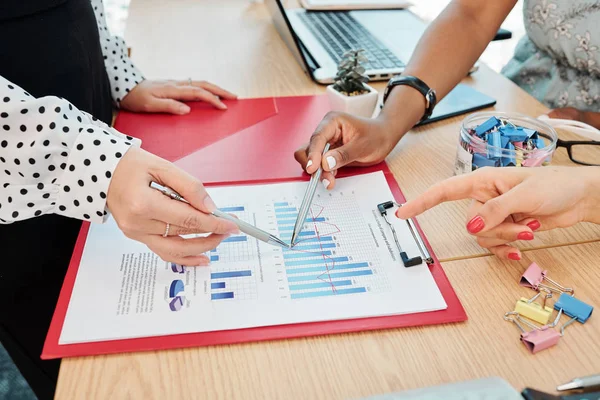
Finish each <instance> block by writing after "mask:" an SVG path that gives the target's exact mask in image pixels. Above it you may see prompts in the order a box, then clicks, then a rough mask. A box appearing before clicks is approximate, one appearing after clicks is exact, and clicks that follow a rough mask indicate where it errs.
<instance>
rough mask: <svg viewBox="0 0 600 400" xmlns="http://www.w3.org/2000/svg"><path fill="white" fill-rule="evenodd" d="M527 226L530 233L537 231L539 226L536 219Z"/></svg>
mask: <svg viewBox="0 0 600 400" xmlns="http://www.w3.org/2000/svg"><path fill="white" fill-rule="evenodd" d="M527 226H528V227H529V229H531V230H532V231H537V230H538V229H540V226H541V224H540V221H538V220H537V219H534V220H533V221H531V222H530V223H528V224H527Z"/></svg>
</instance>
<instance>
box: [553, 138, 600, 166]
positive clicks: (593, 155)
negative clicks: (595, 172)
mask: <svg viewBox="0 0 600 400" xmlns="http://www.w3.org/2000/svg"><path fill="white" fill-rule="evenodd" d="M556 147H557V148H558V147H564V148H565V149H567V154H569V158H570V159H571V161H573V162H574V163H577V164H581V165H595V166H600V142H597V141H595V140H561V139H558V141H557V142H556Z"/></svg>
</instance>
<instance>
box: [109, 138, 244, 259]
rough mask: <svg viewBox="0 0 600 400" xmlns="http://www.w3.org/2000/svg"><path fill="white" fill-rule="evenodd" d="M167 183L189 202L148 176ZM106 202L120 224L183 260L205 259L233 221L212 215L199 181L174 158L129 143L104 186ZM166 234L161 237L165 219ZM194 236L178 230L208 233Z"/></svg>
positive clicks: (165, 253) (211, 204) (232, 229)
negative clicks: (169, 159)
mask: <svg viewBox="0 0 600 400" xmlns="http://www.w3.org/2000/svg"><path fill="white" fill-rule="evenodd" d="M151 181H155V182H158V183H160V184H161V185H165V186H169V187H171V188H172V189H173V190H175V191H177V192H178V193H179V194H181V195H182V196H183V197H184V198H185V199H186V200H187V201H188V202H189V203H190V204H185V203H182V202H179V201H177V200H173V199H171V198H169V197H167V196H165V195H164V194H162V193H160V192H159V191H158V190H156V189H152V188H150V186H149V185H150V182H151ZM107 205H108V208H109V210H110V211H111V213H112V214H113V217H114V218H115V220H116V221H117V224H118V225H119V228H120V229H121V230H122V231H123V232H124V233H125V235H126V236H127V237H129V238H131V239H134V240H138V241H140V242H142V243H145V244H146V245H147V246H148V247H149V248H150V250H152V251H153V252H155V253H156V254H158V255H159V256H160V257H161V258H162V259H163V260H165V261H169V262H176V263H178V264H182V265H208V263H209V260H208V257H206V256H205V255H203V253H204V252H206V251H208V250H211V249H214V248H215V247H217V245H218V244H219V243H220V242H221V241H222V240H223V239H225V238H226V237H227V236H228V234H232V233H237V232H238V231H239V230H238V228H237V226H236V225H235V224H233V223H231V222H229V221H227V220H224V219H221V218H217V217H214V216H212V215H210V213H211V212H212V211H214V210H215V209H216V206H215V203H214V202H213V201H212V199H211V198H210V196H209V195H208V193H206V190H205V189H204V186H203V185H202V183H200V182H199V181H198V180H196V179H195V178H193V177H192V176H190V175H188V174H187V173H185V172H184V171H182V170H180V169H179V168H177V167H176V166H174V165H173V164H171V163H169V162H167V161H165V160H163V159H162V158H159V157H157V156H155V155H153V154H150V153H148V152H146V151H144V150H141V149H137V148H132V149H129V151H128V152H127V153H126V154H125V156H124V157H123V159H122V160H121V161H120V162H119V164H118V165H117V168H116V169H115V172H114V176H113V177H112V180H111V183H110V186H109V188H108V196H107ZM167 223H169V224H170V228H169V236H168V237H163V234H164V233H165V231H166V224H167ZM208 232H212V234H211V235H209V236H207V237H202V238H195V239H183V238H181V237H179V236H178V235H185V234H191V233H208Z"/></svg>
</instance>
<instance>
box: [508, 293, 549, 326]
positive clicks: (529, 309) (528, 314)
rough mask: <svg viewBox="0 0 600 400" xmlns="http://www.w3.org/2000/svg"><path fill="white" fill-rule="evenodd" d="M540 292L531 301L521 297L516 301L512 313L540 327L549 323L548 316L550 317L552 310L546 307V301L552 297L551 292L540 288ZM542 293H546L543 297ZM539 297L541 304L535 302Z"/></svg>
mask: <svg viewBox="0 0 600 400" xmlns="http://www.w3.org/2000/svg"><path fill="white" fill-rule="evenodd" d="M540 290H541V291H540V293H538V294H536V295H535V296H533V297H532V298H531V299H526V298H524V297H521V298H520V299H519V300H517V304H516V305H515V311H514V312H516V313H518V314H520V315H522V316H524V317H525V318H529V319H530V320H533V321H535V322H539V323H540V324H542V325H546V324H547V323H548V321H550V316H552V312H553V310H552V308H550V307H546V301H547V300H548V299H550V298H551V297H552V292H550V290H548V289H546V288H540ZM542 291H543V292H545V293H546V294H545V295H543V296H542ZM540 296H542V303H541V304H540V303H536V302H535V301H536V300H537V299H538V297H540Z"/></svg>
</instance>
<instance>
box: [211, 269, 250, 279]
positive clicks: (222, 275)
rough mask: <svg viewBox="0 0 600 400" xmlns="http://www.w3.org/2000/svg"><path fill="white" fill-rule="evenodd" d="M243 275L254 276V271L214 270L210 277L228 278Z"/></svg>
mask: <svg viewBox="0 0 600 400" xmlns="http://www.w3.org/2000/svg"><path fill="white" fill-rule="evenodd" d="M241 276H252V271H250V270H245V271H228V272H213V273H211V274H210V279H226V278H239V277H241Z"/></svg>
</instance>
